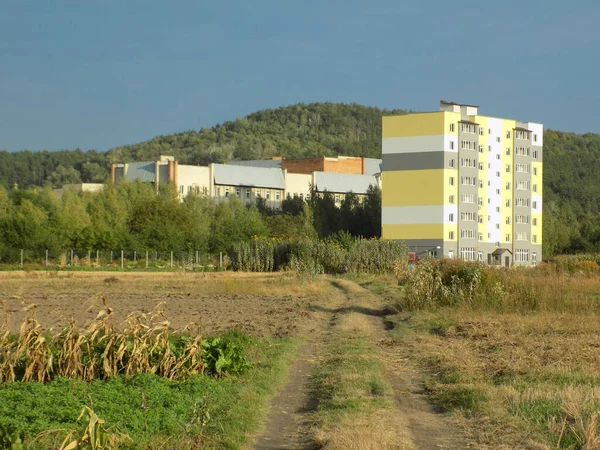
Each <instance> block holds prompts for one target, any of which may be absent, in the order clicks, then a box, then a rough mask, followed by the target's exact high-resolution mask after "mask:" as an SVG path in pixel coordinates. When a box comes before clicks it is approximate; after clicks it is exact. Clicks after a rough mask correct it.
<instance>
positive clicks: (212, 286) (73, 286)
mask: <svg viewBox="0 0 600 450" xmlns="http://www.w3.org/2000/svg"><path fill="white" fill-rule="evenodd" d="M0 280H1V281H2V283H0V296H7V295H9V294H10V295H14V294H15V293H16V294H17V295H19V296H21V297H27V296H30V295H32V294H34V293H38V292H46V293H49V294H52V293H62V292H70V293H77V292H81V293H89V294H93V293H96V294H98V295H110V294H111V293H122V294H128V293H137V292H139V291H140V290H141V291H144V292H149V291H153V292H161V291H162V292H178V293H184V294H187V293H192V292H193V293H196V292H202V293H203V295H228V294H246V295H303V296H305V295H320V294H322V293H323V291H324V289H326V288H327V286H328V284H327V283H326V282H325V281H324V280H323V279H320V278H316V279H314V280H310V281H307V282H304V283H298V279H297V277H295V276H294V275H293V274H290V273H285V272H278V273H265V274H246V273H241V272H217V273H184V272H160V273H152V272H0ZM107 281H110V282H107ZM0 298H1V297H0Z"/></svg>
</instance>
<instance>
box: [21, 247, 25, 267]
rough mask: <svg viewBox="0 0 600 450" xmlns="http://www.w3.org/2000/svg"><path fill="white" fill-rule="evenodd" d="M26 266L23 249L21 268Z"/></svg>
mask: <svg viewBox="0 0 600 450" xmlns="http://www.w3.org/2000/svg"><path fill="white" fill-rule="evenodd" d="M24 265H25V250H23V249H21V267H23V266H24Z"/></svg>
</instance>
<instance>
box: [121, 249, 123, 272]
mask: <svg viewBox="0 0 600 450" xmlns="http://www.w3.org/2000/svg"><path fill="white" fill-rule="evenodd" d="M122 268H123V249H121V269H122Z"/></svg>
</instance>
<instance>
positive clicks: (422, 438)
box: [0, 263, 600, 450]
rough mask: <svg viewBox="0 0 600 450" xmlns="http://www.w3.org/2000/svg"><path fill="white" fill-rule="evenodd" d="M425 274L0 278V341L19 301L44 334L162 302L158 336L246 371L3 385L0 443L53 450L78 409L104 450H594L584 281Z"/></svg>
mask: <svg viewBox="0 0 600 450" xmlns="http://www.w3.org/2000/svg"><path fill="white" fill-rule="evenodd" d="M428 264H429V263H423V264H422V265H421V266H419V267H418V268H417V270H415V271H414V272H412V273H410V274H402V273H400V274H398V273H397V274H396V275H395V276H394V275H387V276H386V275H364V274H363V275H357V274H352V275H345V276H343V277H336V278H334V277H327V276H313V277H297V276H295V275H293V274H289V273H272V274H245V273H210V274H202V273H201V274H197V273H196V274H194V273H181V272H179V273H175V272H164V273H146V272H142V273H126V272H119V273H115V272H106V273H100V272H95V273H93V272H92V273H88V272H56V273H53V272H10V273H9V272H4V273H0V300H3V301H4V305H5V310H7V311H8V318H9V319H10V320H9V324H8V326H9V328H10V330H11V332H12V333H18V332H19V326H20V324H21V323H22V322H23V321H24V320H26V318H27V317H30V315H31V307H30V305H32V304H36V305H38V306H37V308H36V309H37V310H36V315H37V318H38V320H39V324H40V327H41V328H42V329H43V330H44V332H45V333H47V334H48V335H52V334H53V333H54V335H56V333H57V332H58V331H59V330H60V329H61V328H62V327H63V326H64V325H65V324H67V322H68V318H70V317H73V318H75V319H76V321H77V324H79V326H81V327H83V326H85V325H86V324H87V323H89V322H90V321H93V320H94V318H95V317H96V315H97V313H98V311H99V310H102V308H103V307H104V303H103V302H104V301H106V303H107V304H108V305H109V306H110V308H112V310H113V311H114V319H115V326H116V327H117V328H119V327H121V328H126V327H127V326H128V325H127V321H126V320H125V319H126V318H127V317H128V315H129V314H131V313H134V314H138V315H139V314H146V315H150V314H151V313H152V311H153V309H154V308H155V307H156V305H160V304H164V307H163V308H164V312H165V317H164V318H166V320H168V322H169V323H168V328H169V330H170V331H171V332H172V333H175V334H174V335H176V333H177V330H181V329H182V327H184V326H185V325H186V324H187V323H189V322H191V321H195V322H197V323H199V324H200V325H201V330H202V336H203V337H204V339H210V337H213V336H221V337H222V338H223V339H224V340H225V341H228V342H234V343H235V345H238V346H239V348H242V349H243V351H244V358H245V361H246V363H244V364H247V365H248V368H247V369H246V370H245V371H243V372H239V373H233V372H232V373H231V374H225V375H221V376H214V375H210V374H208V373H206V374H204V375H202V376H192V377H190V378H188V379H186V380H181V381H178V380H169V379H166V378H164V377H161V376H158V375H157V374H152V373H149V374H139V375H133V376H124V375H119V376H116V377H111V378H107V379H98V380H94V381H91V382H84V381H82V380H77V379H75V380H68V379H64V378H57V379H53V380H51V381H49V382H46V383H35V382H29V383H7V384H5V385H3V386H1V387H0V447H2V442H3V441H2V436H3V434H2V433H4V436H5V437H6V436H11V434H10V433H11V432H12V433H13V434H12V436H13V437H14V436H15V432H14V430H20V431H17V432H16V433H17V434H19V433H20V436H21V437H22V438H23V439H24V441H25V448H40V449H41V448H60V444H61V442H62V441H63V440H64V437H65V433H66V431H64V430H73V431H72V432H73V433H75V434H76V433H80V432H82V431H81V430H82V429H83V428H82V427H83V426H84V424H85V423H84V422H85V420H84V421H81V420H80V421H79V422H78V421H77V418H78V416H79V413H80V412H81V410H82V408H83V407H84V406H89V407H91V408H92V409H93V411H94V412H95V413H96V414H98V417H99V418H101V419H103V420H105V421H106V427H107V428H108V429H109V434H110V436H112V437H113V438H114V439H115V440H114V442H115V444H114V446H117V447H119V448H140V449H141V448H157V449H158V448H251V447H253V448H283V447H288V448H290V447H291V448H308V449H310V448H329V449H346V448H350V449H352V448H354V449H398V448H403V449H421V448H449V449H463V448H482V449H486V448H489V449H512V448H529V449H551V448H552V449H588V450H589V449H599V448H600V426H599V423H600V320H598V319H600V315H599V313H600V305H599V304H598V296H599V293H600V276H599V274H598V272H597V271H595V270H588V271H583V270H579V269H578V270H576V271H572V272H564V271H562V270H557V268H556V267H542V268H540V269H536V270H511V271H506V270H501V271H498V270H488V269H485V270H484V269H482V268H479V267H477V266H472V265H462V264H445V263H444V264H441V263H440V265H436V264H433V265H428ZM590 267H591V266H590ZM398 277H399V279H400V283H398ZM28 307H29V310H28V311H24V308H28ZM28 315H29V316H28ZM161 320H162V319H161ZM115 398H118V399H119V400H118V402H115ZM86 423H87V422H86ZM23 424H25V425H23ZM19 426H21V428H20V429H19ZM3 430H4V431H3ZM6 430H8V431H6ZM11 430H12V431H11ZM61 430H63V431H61ZM109 447H110V446H109ZM96 448H102V447H96Z"/></svg>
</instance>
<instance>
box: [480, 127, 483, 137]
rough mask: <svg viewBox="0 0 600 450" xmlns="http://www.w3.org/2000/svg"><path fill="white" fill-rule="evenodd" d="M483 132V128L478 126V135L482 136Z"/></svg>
mask: <svg viewBox="0 0 600 450" xmlns="http://www.w3.org/2000/svg"><path fill="white" fill-rule="evenodd" d="M483 133H484V131H483V128H482V127H479V135H480V136H483Z"/></svg>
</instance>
